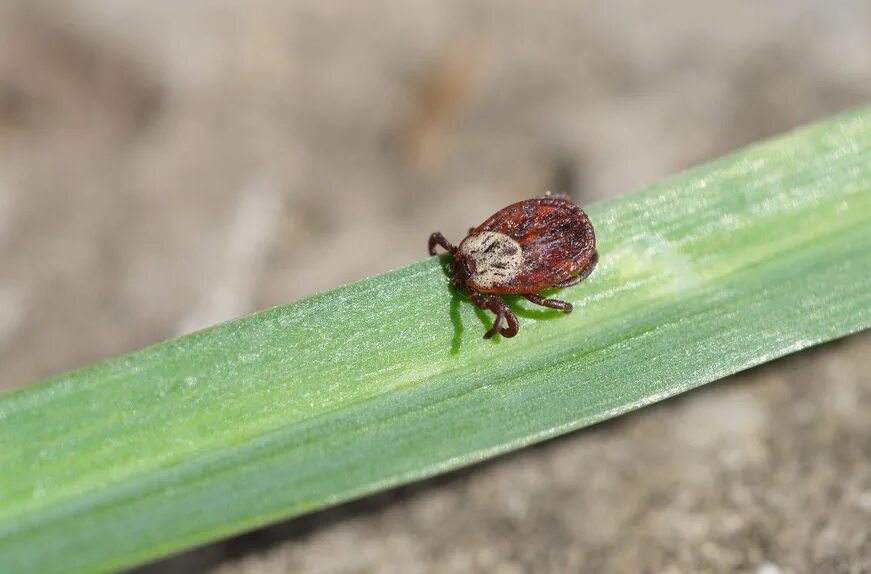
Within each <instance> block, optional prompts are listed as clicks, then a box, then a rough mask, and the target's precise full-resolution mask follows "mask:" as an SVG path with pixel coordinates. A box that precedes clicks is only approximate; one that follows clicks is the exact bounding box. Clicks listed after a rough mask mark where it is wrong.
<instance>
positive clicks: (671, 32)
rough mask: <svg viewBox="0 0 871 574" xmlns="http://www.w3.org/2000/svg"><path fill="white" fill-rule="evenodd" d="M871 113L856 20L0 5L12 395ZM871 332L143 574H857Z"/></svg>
mask: <svg viewBox="0 0 871 574" xmlns="http://www.w3.org/2000/svg"><path fill="white" fill-rule="evenodd" d="M869 99H871V4H869V3H868V2H867V1H866V0H839V1H838V2H836V3H829V2H822V1H820V0H795V1H794V2H790V3H789V5H788V6H785V5H784V3H782V2H778V1H775V0H757V1H755V2H752V3H747V2H735V1H734V0H712V1H709V2H699V1H698V0H658V1H653V0H641V1H638V0H610V1H607V2H606V1H599V2H595V1H591V0H587V1H578V2H566V1H556V0H542V1H538V2H534V3H513V4H511V5H509V4H507V3H504V4H496V3H489V2H483V1H480V0H415V1H413V2H386V1H383V0H372V1H369V2H360V3H357V2H339V1H337V0H306V1H297V2H281V1H279V0H257V1H252V2H241V1H238V2H217V1H208V0H190V1H188V2H184V3H172V2H151V1H146V0H126V1H125V2H117V1H114V0H81V1H79V2H61V1H60V0H57V1H52V0H38V1H37V0H6V1H5V2H3V3H2V4H0V389H4V390H5V389H10V388H15V387H20V386H23V385H25V384H28V383H30V382H33V381H35V380H37V379H40V378H42V377H45V376H48V375H52V374H56V373H59V372H62V371H65V370H68V369H72V368H75V367H79V366H83V365H86V364H89V363H92V362H94V361H97V360H100V359H103V358H107V357H110V356H114V355H117V354H120V353H123V352H126V351H130V350H134V349H137V348H140V347H143V346H145V345H148V344H151V343H154V342H157V341H159V340H162V339H165V338H168V337H172V336H175V335H178V334H181V333H185V332H189V331H191V330H194V329H197V328H199V327H202V326H206V325H209V324H213V323H216V322H219V321H223V320H226V319H229V318H232V317H235V316H238V315H240V314H243V313H246V312H249V311H252V310H256V309H261V308H265V307H269V306H272V305H276V304H279V303H283V302H286V301H289V300H292V299H295V298H298V297H301V296H304V295H308V294H311V293H315V292H318V291H321V290H324V289H327V288H330V287H334V286H336V285H339V284H342V283H347V282H350V281H353V280H356V279H359V278H362V277H364V276H367V275H371V274H374V273H378V272H382V271H385V270H388V269H391V268H395V267H398V266H401V265H404V264H406V263H409V262H411V261H415V260H419V259H421V258H422V257H424V256H425V243H426V238H427V236H428V234H429V232H430V231H433V230H435V229H439V230H441V231H443V232H444V233H445V234H446V236H448V237H451V238H456V237H460V236H461V235H462V234H463V231H464V230H466V229H467V228H468V227H469V226H470V225H474V224H476V223H479V222H480V221H482V220H483V219H484V218H485V217H486V216H488V215H489V214H490V213H492V212H493V211H495V209H497V208H499V207H502V206H504V205H506V204H508V203H510V202H512V201H517V200H520V199H524V198H527V197H530V196H533V195H537V194H540V193H541V192H542V191H544V190H547V189H550V190H554V191H563V192H568V193H571V194H573V195H574V196H575V197H576V198H577V199H578V201H580V202H581V203H590V202H592V201H595V200H598V199H602V198H606V197H610V196H614V195H619V194H622V193H626V192H629V191H632V190H634V189H637V188H639V187H641V186H644V185H646V184H649V183H652V182H655V181H656V180H658V179H660V178H663V177H665V176H668V175H670V174H673V173H675V172H678V171H680V170H682V169H685V168H687V167H690V166H692V165H695V164H697V163H700V162H702V161H705V160H707V159H710V158H714V157H717V156H719V155H721V154H723V153H726V152H728V151H731V150H733V149H736V148H738V147H741V146H744V145H747V144H749V143H752V142H754V141H757V140H759V139H762V138H765V137H769V136H772V135H776V134H778V133H781V132H783V131H786V130H789V129H790V128H793V127H795V126H798V125H801V124H803V123H806V122H808V121H811V120H814V119H817V118H822V117H825V116H827V115H829V114H832V113H836V112H838V111H841V110H844V109H847V108H849V107H852V106H855V105H859V104H862V103H865V102H867V101H868V100H869ZM869 412H871V335H867V334H866V335H858V336H854V337H851V338H848V339H846V340H843V341H840V342H837V343H834V344H830V345H826V346H824V347H821V348H818V349H814V350H811V351H808V352H804V353H801V354H799V355H796V356H792V357H789V358H786V359H783V360H780V361H777V362H775V363H773V364H771V365H768V366H765V367H762V368H758V369H754V370H752V371H750V372H748V373H745V374H742V375H740V376H736V377H732V378H731V379H729V380H726V381H721V382H719V383H716V384H713V385H709V386H708V387H707V388H703V389H701V390H698V391H695V392H692V393H689V394H687V395H685V396H682V397H679V398H676V399H673V400H669V401H667V402H665V403H663V404H660V405H656V406H653V407H650V408H647V409H644V410H643V411H641V412H638V413H635V414H633V415H630V416H625V417H622V418H620V419H618V420H614V421H612V422H609V423H606V424H602V425H598V426H597V427H594V428H591V429H587V430H584V431H580V432H576V433H573V434H571V435H568V436H566V437H563V438H561V439H558V440H553V441H550V442H548V443H546V444H543V445H539V446H537V447H533V448H529V449H525V450H524V451H522V452H519V453H516V454H514V455H510V456H505V457H501V458H499V459H498V460H495V461H491V462H488V463H484V464H480V465H477V466H475V467H473V468H471V469H467V470H464V471H462V472H457V473H453V474H451V475H448V476H446V477H442V478H439V479H435V480H431V481H426V482H423V483H419V484H416V485H413V486H409V487H406V488H401V489H397V490H394V491H391V492H388V493H385V494H382V495H379V496H375V497H370V498H367V499H365V500H362V501H358V502H355V503H352V504H348V505H345V506H342V507H339V508H336V509H332V510H328V511H326V512H321V513H316V514H314V515H311V516H307V517H303V518H301V519H298V520H293V521H289V522H287V523H284V524H281V525H278V526H275V527H271V528H268V529H264V530H261V531H257V532H254V533H251V534H248V535H245V536H241V537H238V538H235V539H231V540H228V541H223V542H220V543H217V544H213V545H210V546H208V547H205V548H203V549H199V550H197V551H193V552H190V553H187V554H183V555H181V556H178V557H175V558H172V559H169V560H166V561H163V562H160V563H157V564H154V565H151V566H149V567H146V568H145V569H142V572H148V573H170V572H200V571H208V572H214V573H216V574H217V573H220V574H231V573H246V574H247V573H250V574H261V573H262V574H272V573H279V572H347V573H357V572H385V573H392V572H396V573H400V572H401V573H415V572H504V573H513V572H596V573H598V572H665V573H669V572H675V573H677V572H755V573H759V574H776V573H778V572H783V573H787V572H796V573H799V572H871V534H869V528H868V525H869V524H871V423H869V416H868V413H869Z"/></svg>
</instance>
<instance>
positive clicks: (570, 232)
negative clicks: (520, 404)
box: [429, 195, 599, 339]
mask: <svg viewBox="0 0 871 574" xmlns="http://www.w3.org/2000/svg"><path fill="white" fill-rule="evenodd" d="M437 245H440V246H442V247H443V248H444V249H446V250H447V251H448V253H450V254H451V257H452V258H453V262H451V263H450V264H449V265H448V273H449V274H450V275H451V283H452V284H453V286H454V287H455V288H456V289H457V290H459V291H465V292H466V293H467V294H468V296H469V299H471V300H472V303H474V304H475V305H477V306H478V307H480V308H481V309H486V310H489V311H492V312H493V313H494V314H495V315H496V318H495V319H494V320H493V326H492V327H490V329H489V330H488V331H487V332H486V333H484V338H485V339H489V338H491V337H492V336H493V335H495V334H496V333H501V334H502V336H503V337H513V336H514V335H516V334H517V329H518V324H517V316H516V315H515V314H514V313H513V312H512V311H511V309H509V308H508V305H506V304H505V302H504V301H503V300H502V299H500V298H499V297H494V295H508V294H512V295H522V296H524V297H526V298H527V299H529V300H530V301H532V302H533V303H535V304H537V305H542V306H544V307H550V308H551V309H558V310H560V311H562V312H564V313H571V312H572V304H571V303H568V302H567V301H560V300H558V299H547V298H545V297H542V296H541V295H538V294H537V293H538V292H539V291H543V290H545V289H552V288H558V287H568V286H569V285H574V284H576V283H579V282H581V281H583V280H584V279H586V278H587V277H588V276H589V275H590V273H592V272H593V269H594V268H595V267H596V262H597V261H598V259H599V256H598V254H597V253H596V235H595V233H594V232H593V224H592V223H590V218H589V217H587V214H586V213H584V210H582V209H581V208H580V207H578V206H577V205H575V204H574V203H573V202H572V201H571V200H569V199H568V198H567V197H565V196H561V195H549V196H545V197H536V198H533V199H527V200H525V201H521V202H518V203H514V204H512V205H509V206H508V207H506V208H504V209H502V210H500V211H497V212H496V213H495V214H493V215H491V216H490V218H489V219H487V221H485V222H484V223H482V224H481V225H479V226H478V227H476V228H474V229H472V230H470V231H469V234H468V235H467V236H466V238H465V239H463V240H462V241H461V242H460V244H459V245H458V246H456V247H455V246H453V245H451V243H450V242H449V241H448V240H447V239H445V236H444V235H442V234H441V233H440V232H438V231H436V232H435V233H433V234H432V235H430V237H429V254H430V255H435V253H436V246H437ZM503 320H504V321H505V322H506V323H508V326H506V327H503V326H502V321H503Z"/></svg>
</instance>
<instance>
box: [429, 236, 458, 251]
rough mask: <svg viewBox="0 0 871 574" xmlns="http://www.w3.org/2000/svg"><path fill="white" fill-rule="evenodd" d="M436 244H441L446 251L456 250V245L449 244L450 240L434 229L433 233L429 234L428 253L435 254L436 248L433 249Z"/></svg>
mask: <svg viewBox="0 0 871 574" xmlns="http://www.w3.org/2000/svg"><path fill="white" fill-rule="evenodd" d="M436 245H441V246H442V247H444V248H445V249H446V250H447V251H448V253H453V252H454V251H456V250H457V248H456V247H454V246H453V245H451V242H450V241H448V240H447V239H445V236H444V235H442V233H441V231H436V232H435V233H433V234H432V235H430V236H429V254H430V255H435V254H436V250H435V248H436Z"/></svg>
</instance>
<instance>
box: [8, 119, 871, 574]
mask: <svg viewBox="0 0 871 574" xmlns="http://www.w3.org/2000/svg"><path fill="white" fill-rule="evenodd" d="M496 207H500V206H494V208H496ZM494 210H495V209H494ZM589 213H590V216H591V218H592V219H593V221H594V223H595V225H596V230H597V232H598V236H599V245H600V247H599V252H600V255H601V260H600V265H599V268H598V269H597V270H596V272H595V273H594V274H593V276H592V277H591V278H590V279H589V280H587V281H586V282H584V283H582V284H580V285H578V286H576V287H573V288H571V289H567V290H565V291H563V292H560V297H561V298H565V299H568V300H569V301H571V302H573V303H574V304H575V312H574V313H572V314H571V315H569V316H562V315H561V314H559V313H556V312H550V311H541V310H538V309H535V308H533V307H532V306H531V305H527V304H525V302H520V301H515V302H514V303H513V305H515V307H516V308H518V314H519V315H520V317H521V330H520V333H519V335H518V337H516V338H514V339H510V340H497V341H484V340H482V339H481V336H482V334H483V332H484V330H485V328H486V326H485V324H484V323H482V317H483V318H484V319H485V322H486V323H488V324H489V320H490V319H489V317H486V316H483V315H479V314H477V313H476V312H475V311H474V310H473V309H472V307H471V305H470V304H469V303H468V302H466V301H465V300H463V299H461V298H459V297H457V296H455V295H452V293H451V291H450V290H449V289H448V286H447V280H446V278H445V276H444V274H443V271H442V269H441V267H440V265H439V263H438V261H437V260H436V259H430V260H427V261H423V262H421V263H417V264H414V265H411V266H409V267H406V268H403V269H399V270H397V271H393V272H391V273H387V274H385V275H380V276H378V277H373V278H369V279H366V280H364V281H361V282H359V283H356V284H353V285H348V286H345V287H342V288H340V289H336V290H334V291H330V292H328V293H324V294H321V295H317V296H315V297H311V298H308V299H305V300H302V301H298V302H296V303H292V304H289V305H285V306H282V307H278V308H275V309H271V310H268V311H265V312H262V313H257V314H255V315H251V316H248V317H244V318H242V319H239V320H236V321H232V322H230V323H226V324H223V325H220V326H217V327H214V328H212V329H208V330H206V331H202V332H199V333H195V334H193V335H190V336H186V337H182V338H180V339H176V340H173V341H168V342H166V343H163V344H160V345H157V346H154V347H151V348H148V349H145V350H143V351H140V352H137V353H134V354H131V355H126V356H123V357H120V358H117V359H114V360H111V361H108V362H105V363H102V364H99V365H95V366H93V367H90V368H87V369H84V370H80V371H76V372H73V373H69V374H65V375H61V376H59V377H55V378H53V379H51V380H49V381H46V382H44V383H42V384H38V385H35V386H33V387H30V388H26V389H23V390H21V391H18V392H15V393H12V394H8V395H5V396H3V397H0V571H2V572H19V571H29V572H60V571H63V572H66V571H105V570H111V569H116V568H120V567H124V566H129V565H133V564H136V563H139V562H142V561H144V560H147V559H151V558H156V557H160V556H164V555H166V554H168V553H171V552H173V551H177V550H180V549H183V548H187V547H190V546H191V545H194V544H198V543H203V542H207V541H210V540H214V539H215V538H217V537H221V536H225V535H229V534H232V533H235V532H239V531H241V530H243V529H248V528H252V527H256V526H259V525H263V524H267V523H269V522H271V521H275V520H278V519H282V518H287V517H289V516H293V515H297V514H300V513H303V512H306V511H310V510H313V509H317V508H322V507H324V506H327V505H330V504H334V503H336V502H340V501H343V500H347V499H350V498H353V497H356V496H361V495H364V494H366V493H371V492H374V491H377V490H380V489H384V488H387V487H390V486H393V485H397V484H401V483H405V482H408V481H411V480H415V479H418V478H422V477H426V476H431V475H434V474H437V473H439V472H444V471H447V470H450V469H453V468H457V467H460V466H463V465H467V464H470V463H474V462H476V461H479V460H482V459H484V458H487V457H490V456H494V455H496V454H499V453H503V452H506V451H509V450H512V449H516V448H519V447H521V446H523V445H527V444H530V443H533V442H536V441H540V440H543V439H546V438H549V437H553V436H556V435H559V434H561V433H565V432H568V431H570V430H572V429H576V428H579V427H582V426H585V425H589V424H592V423H595V422H597V421H601V420H603V419H606V418H609V417H613V416H616V415H618V414H620V413H624V412H627V411H630V410H633V409H636V408H639V407H641V406H644V405H646V404H649V403H652V402H655V401H658V400H661V399H663V398H666V397H668V396H671V395H674V394H677V393H680V392H683V391H685V390H687V389H690V388H693V387H696V386H698V385H701V384H703V383H706V382H709V381H713V380H716V379H718V378H721V377H723V376H726V375H728V374H731V373H734V372H736V371H740V370H742V369H745V368H748V367H751V366H753V365H757V364H760V363H763V362H765V361H768V360H771V359H773V358H775V357H779V356H782V355H784V354H786V353H790V352H792V351H795V350H798V349H802V348H805V347H807V346H810V345H814V344H817V343H820V342H822V341H827V340H830V339H833V338H836V337H841V336H844V335H846V334H848V333H852V332H855V331H857V330H860V329H864V328H867V327H868V326H869V325H871V108H866V109H862V110H859V111H856V112H853V113H851V114H848V115H844V116H841V117H838V118H835V119H833V120H830V121H828V122H825V123H821V124H816V125H812V126H810V127H807V128H804V129H802V130H800V131H797V132H794V133H792V134H788V135H786V136H784V137H782V138H780V139H777V140H774V141H771V142H767V143H764V144H762V145H759V146H756V147H753V148H750V149H748V150H744V151H741V152H739V153H737V154H735V155H732V156H730V157H727V158H725V159H721V160H719V161H716V162H713V163H711V164H708V165H706V166H703V167H701V168H698V169H695V170H693V171H690V172H688V173H685V174H682V175H680V176H678V177H675V178H673V179H670V180H668V181H666V182H663V183H661V184H659V185H655V186H653V187H651V188H649V189H646V190H643V191H641V192H638V193H635V194H632V195H629V196H626V197H622V198H619V199H617V200H615V201H609V202H605V203H600V204H597V205H594V206H591V207H590V209H589ZM469 223H470V224H471V223H474V222H471V221H470V222H469ZM424 243H425V237H424V236H421V251H423V248H424V247H423V246H424Z"/></svg>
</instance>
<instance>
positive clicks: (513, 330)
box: [469, 289, 519, 339]
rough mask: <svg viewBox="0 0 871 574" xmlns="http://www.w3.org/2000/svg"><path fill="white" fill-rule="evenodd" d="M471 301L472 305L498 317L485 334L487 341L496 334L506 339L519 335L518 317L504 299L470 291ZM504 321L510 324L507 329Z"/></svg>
mask: <svg viewBox="0 0 871 574" xmlns="http://www.w3.org/2000/svg"><path fill="white" fill-rule="evenodd" d="M469 299H471V300H472V303H474V304H475V305H477V306H478V307H480V308H481V309H486V310H488V311H492V312H493V313H494V314H495V315H496V318H495V319H493V326H492V327H490V329H489V330H488V331H487V332H486V333H484V338H485V339H490V338H492V337H493V335H495V334H496V333H500V334H501V335H502V336H503V337H505V338H511V337H513V336H514V335H516V334H517V331H518V329H519V326H518V324H517V316H516V315H515V314H514V312H513V311H512V310H511V309H509V308H508V305H506V304H505V301H503V300H502V299H496V298H490V297H485V296H484V295H481V294H480V293H478V292H477V291H475V290H474V289H469ZM502 319H505V321H506V322H507V323H508V326H507V327H502Z"/></svg>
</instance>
